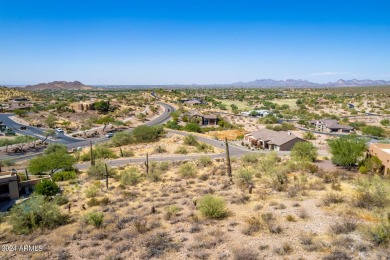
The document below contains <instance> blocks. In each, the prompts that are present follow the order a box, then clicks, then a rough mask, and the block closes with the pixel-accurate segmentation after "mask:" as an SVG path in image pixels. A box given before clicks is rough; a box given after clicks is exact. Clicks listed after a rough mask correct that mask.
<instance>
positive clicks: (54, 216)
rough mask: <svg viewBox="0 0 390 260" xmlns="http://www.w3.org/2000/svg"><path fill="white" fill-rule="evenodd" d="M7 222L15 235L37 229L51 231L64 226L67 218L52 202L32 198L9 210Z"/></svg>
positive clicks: (40, 198) (42, 198) (37, 197)
mask: <svg viewBox="0 0 390 260" xmlns="http://www.w3.org/2000/svg"><path fill="white" fill-rule="evenodd" d="M9 221H10V224H11V225H12V230H13V231H14V232H15V233H17V234H28V233H30V232H31V231H33V230H35V229H38V228H41V229H52V228H55V227H57V226H60V225H62V224H65V223H66V221H67V217H66V216H65V215H62V214H61V211H60V209H59V207H58V206H57V205H56V204H55V203H54V202H50V201H47V200H46V199H45V198H44V197H43V196H33V197H31V198H29V199H27V200H26V201H24V202H22V203H19V204H17V205H15V206H14V207H12V208H11V211H10V218H9Z"/></svg>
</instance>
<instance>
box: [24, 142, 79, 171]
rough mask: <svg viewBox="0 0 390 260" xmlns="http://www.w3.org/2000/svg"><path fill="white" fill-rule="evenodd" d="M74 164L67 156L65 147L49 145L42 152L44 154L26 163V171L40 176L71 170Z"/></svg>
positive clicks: (70, 157)
mask: <svg viewBox="0 0 390 260" xmlns="http://www.w3.org/2000/svg"><path fill="white" fill-rule="evenodd" d="M74 163H75V160H74V158H73V157H72V156H71V155H69V154H68V152H67V150H66V147H64V146H63V145H58V144H53V145H49V146H48V148H47V149H46V150H45V151H44V154H43V155H41V156H38V157H35V158H33V159H31V160H30V161H29V163H28V169H29V171H30V172H31V173H32V174H40V173H44V172H51V174H53V173H54V172H55V171H57V170H60V169H63V170H71V169H72V168H73V165H74Z"/></svg>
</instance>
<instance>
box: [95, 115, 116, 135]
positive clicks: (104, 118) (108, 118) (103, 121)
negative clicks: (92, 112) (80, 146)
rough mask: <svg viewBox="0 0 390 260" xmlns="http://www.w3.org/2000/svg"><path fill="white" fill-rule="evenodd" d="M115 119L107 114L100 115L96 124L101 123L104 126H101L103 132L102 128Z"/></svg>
mask: <svg viewBox="0 0 390 260" xmlns="http://www.w3.org/2000/svg"><path fill="white" fill-rule="evenodd" d="M114 121H115V120H114V118H113V117H111V116H109V115H107V116H102V117H100V118H99V119H98V120H97V121H96V122H97V123H98V124H102V125H103V126H104V127H103V132H104V130H105V129H106V127H107V126H108V125H109V124H110V123H113V122H114Z"/></svg>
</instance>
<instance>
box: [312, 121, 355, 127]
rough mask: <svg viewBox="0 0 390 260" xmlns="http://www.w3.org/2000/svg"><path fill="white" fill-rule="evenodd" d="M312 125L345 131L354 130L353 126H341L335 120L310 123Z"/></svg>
mask: <svg viewBox="0 0 390 260" xmlns="http://www.w3.org/2000/svg"><path fill="white" fill-rule="evenodd" d="M309 123H311V124H321V125H325V126H326V127H327V128H329V129H345V130H353V129H354V128H353V127H352V126H348V125H340V124H339V123H338V122H337V120H335V119H321V120H312V121H309Z"/></svg>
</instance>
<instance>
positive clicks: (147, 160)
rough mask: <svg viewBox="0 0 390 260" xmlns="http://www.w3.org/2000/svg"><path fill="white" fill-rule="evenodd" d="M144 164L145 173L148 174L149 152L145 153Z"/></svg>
mask: <svg viewBox="0 0 390 260" xmlns="http://www.w3.org/2000/svg"><path fill="white" fill-rule="evenodd" d="M145 166H146V175H149V153H146V161H145Z"/></svg>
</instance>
